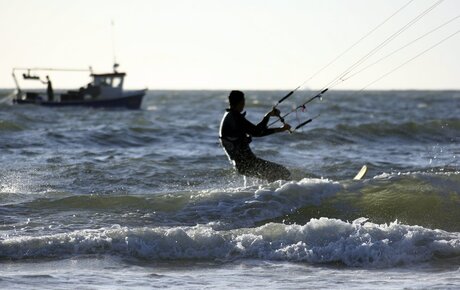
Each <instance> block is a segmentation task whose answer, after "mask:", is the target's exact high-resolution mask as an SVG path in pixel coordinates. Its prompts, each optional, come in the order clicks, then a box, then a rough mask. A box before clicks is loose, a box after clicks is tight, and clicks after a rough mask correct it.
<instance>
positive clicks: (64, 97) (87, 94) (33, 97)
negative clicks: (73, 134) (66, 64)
mask: <svg viewBox="0 0 460 290" xmlns="http://www.w3.org/2000/svg"><path fill="white" fill-rule="evenodd" d="M117 67H118V64H116V63H115V64H114V66H113V72H110V73H100V74H97V73H93V70H92V68H91V67H90V68H88V69H55V68H14V69H13V79H14V82H15V85H16V93H15V96H14V98H13V103H14V104H19V105H22V104H35V105H41V106H49V107H67V106H85V107H93V108H126V109H139V108H140V107H141V104H142V98H143V97H144V95H145V92H146V89H143V90H130V91H126V90H123V84H124V79H125V77H126V73H124V72H118V71H117ZM49 71H53V72H56V71H57V72H89V74H90V78H91V81H90V82H89V83H88V84H87V85H85V86H83V87H80V88H79V89H77V90H64V91H56V92H55V91H54V89H53V86H52V83H51V80H50V78H49V77H48V76H46V80H42V77H41V76H39V75H37V73H38V72H40V73H43V72H49ZM18 72H23V73H22V77H23V79H24V80H27V81H39V82H41V83H43V84H46V86H47V89H46V91H43V90H22V89H21V87H20V86H19V82H18V77H17V75H16V74H17V73H18Z"/></svg>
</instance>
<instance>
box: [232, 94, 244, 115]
mask: <svg viewBox="0 0 460 290" xmlns="http://www.w3.org/2000/svg"><path fill="white" fill-rule="evenodd" d="M228 103H229V104H230V109H234V110H236V111H238V112H242V111H243V109H244V93H243V92H242V91H231V92H230V95H228Z"/></svg>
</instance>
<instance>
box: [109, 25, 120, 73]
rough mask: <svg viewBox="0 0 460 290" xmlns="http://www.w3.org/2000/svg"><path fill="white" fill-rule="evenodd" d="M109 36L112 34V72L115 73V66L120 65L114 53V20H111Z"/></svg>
mask: <svg viewBox="0 0 460 290" xmlns="http://www.w3.org/2000/svg"><path fill="white" fill-rule="evenodd" d="M111 36H112V55H113V72H114V73H117V68H118V67H119V66H120V65H119V64H118V63H117V56H116V54H115V22H114V21H113V19H112V21H111Z"/></svg>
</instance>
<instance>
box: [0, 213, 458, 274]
mask: <svg viewBox="0 0 460 290" xmlns="http://www.w3.org/2000/svg"><path fill="white" fill-rule="evenodd" d="M82 254H112V255H121V256H133V257H139V258H142V259H148V260H158V259H168V260H174V259H211V260H232V259H243V258H251V259H266V260H285V261H294V262H307V263H331V262H340V263H344V264H345V265H348V266H356V267H367V266H371V267H392V266H395V265H401V264H408V263H417V262H423V261H428V260H430V259H432V258H433V257H434V256H437V257H453V256H460V233H449V232H445V231H441V230H430V229H426V228H423V227H420V226H407V225H403V224H399V223H397V222H394V223H391V224H389V225H386V224H383V225H378V224H373V223H370V222H367V221H365V220H363V219H358V220H356V221H355V222H352V223H349V222H344V221H341V220H337V219H329V218H320V219H312V220H310V222H308V223H306V224H305V225H284V224H280V223H269V224H266V225H264V226H261V227H257V228H241V229H234V230H227V231H217V230H214V229H213V228H212V227H211V226H209V225H197V226H193V227H161V228H148V227H144V228H132V229H129V228H125V227H112V228H109V229H100V230H82V231H74V232H71V233H67V234H56V235H49V236H39V237H32V236H23V237H13V238H6V239H3V240H1V241H0V255H1V257H3V258H13V259H22V258H38V257H59V258H61V257H66V256H75V255H82Z"/></svg>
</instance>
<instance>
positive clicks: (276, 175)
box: [235, 156, 291, 182]
mask: <svg viewBox="0 0 460 290" xmlns="http://www.w3.org/2000/svg"><path fill="white" fill-rule="evenodd" d="M235 167H236V170H237V171H238V173H239V174H242V175H244V176H247V177H256V178H259V179H264V180H267V181H269V182H273V181H276V180H289V179H290V176H291V173H290V172H289V170H287V169H286V167H284V166H282V165H280V164H277V163H274V162H270V161H267V160H263V159H260V158H257V157H255V156H247V158H245V159H240V160H235Z"/></svg>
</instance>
